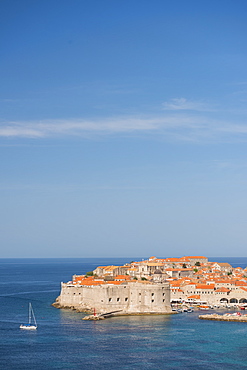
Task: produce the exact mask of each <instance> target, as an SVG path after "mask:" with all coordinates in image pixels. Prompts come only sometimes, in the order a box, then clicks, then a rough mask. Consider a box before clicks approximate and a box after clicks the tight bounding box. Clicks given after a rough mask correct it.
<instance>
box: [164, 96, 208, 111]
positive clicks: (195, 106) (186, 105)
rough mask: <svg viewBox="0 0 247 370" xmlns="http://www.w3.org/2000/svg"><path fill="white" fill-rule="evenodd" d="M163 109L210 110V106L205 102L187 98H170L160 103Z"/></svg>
mask: <svg viewBox="0 0 247 370" xmlns="http://www.w3.org/2000/svg"><path fill="white" fill-rule="evenodd" d="M162 107H163V109H164V110H174V111H178V110H179V111H181V110H191V111H211V110H212V107H209V105H207V104H206V103H203V102H200V101H193V100H187V99H185V98H176V99H171V100H169V101H167V102H164V103H163V104H162Z"/></svg>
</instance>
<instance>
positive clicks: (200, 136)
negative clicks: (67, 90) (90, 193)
mask: <svg viewBox="0 0 247 370" xmlns="http://www.w3.org/2000/svg"><path fill="white" fill-rule="evenodd" d="M121 134H126V135H137V134H149V135H156V136H158V137H161V136H163V137H165V138H166V139H171V140H186V141H195V142H198V141H203V140H204V141H205V140H210V141H211V140H220V141H222V140H227V141H229V140H230V141H233V140H236V139H238V140H247V124H246V123H245V122H238V123H235V122H232V121H230V120H229V121H226V120H223V119H222V120H220V119H213V118H211V117H208V116H204V115H203V114H198V115H195V114H188V113H186V114H185V113H184V112H176V113H173V114H170V115H166V114H164V115H160V116H153V117H150V116H148V117H146V116H144V117H136V116H135V117H133V116H125V117H111V118H104V119H103V118H102V119H91V120H90V119H88V120H83V119H64V120H55V119H52V120H42V121H12V122H3V123H2V124H1V125H0V137H8V138H11V137H12V138H15V137H16V138H34V139H42V138H50V137H57V138H58V137H64V136H84V137H91V136H95V135H121Z"/></svg>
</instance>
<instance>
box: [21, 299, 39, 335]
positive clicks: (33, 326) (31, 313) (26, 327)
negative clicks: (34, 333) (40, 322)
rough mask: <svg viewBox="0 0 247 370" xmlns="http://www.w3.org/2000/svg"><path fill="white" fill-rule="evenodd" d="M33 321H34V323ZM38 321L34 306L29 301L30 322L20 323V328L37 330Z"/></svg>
mask: <svg viewBox="0 0 247 370" xmlns="http://www.w3.org/2000/svg"><path fill="white" fill-rule="evenodd" d="M32 321H33V323H32ZM37 327H38V326H37V322H36V319H35V316H34V312H33V307H32V305H31V303H29V309H28V324H26V325H20V329H25V330H36V329H37Z"/></svg>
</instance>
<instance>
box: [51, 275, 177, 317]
mask: <svg viewBox="0 0 247 370" xmlns="http://www.w3.org/2000/svg"><path fill="white" fill-rule="evenodd" d="M54 306H55V307H58V308H73V309H77V310H79V311H82V312H83V311H87V310H94V309H95V310H96V312H97V313H104V312H111V311H120V312H119V314H138V313H139V314H150V313H160V314H162V313H170V312H171V306H170V288H169V284H167V283H160V284H143V283H138V282H136V283H124V284H121V285H118V286H114V285H111V284H104V285H100V286H80V285H78V286H75V285H72V284H69V283H67V284H66V283H62V284H61V294H60V296H59V297H58V298H57V300H56V302H55V304H54Z"/></svg>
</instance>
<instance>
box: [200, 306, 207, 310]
mask: <svg viewBox="0 0 247 370" xmlns="http://www.w3.org/2000/svg"><path fill="white" fill-rule="evenodd" d="M199 310H209V306H206V305H201V306H199Z"/></svg>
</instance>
